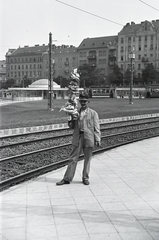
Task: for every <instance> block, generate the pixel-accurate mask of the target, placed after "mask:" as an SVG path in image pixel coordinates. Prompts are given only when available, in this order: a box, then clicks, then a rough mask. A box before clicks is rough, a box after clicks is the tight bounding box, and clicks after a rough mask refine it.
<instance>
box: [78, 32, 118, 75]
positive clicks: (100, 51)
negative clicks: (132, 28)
mask: <svg viewBox="0 0 159 240" xmlns="http://www.w3.org/2000/svg"><path fill="white" fill-rule="evenodd" d="M117 47H118V36H117V35H116V36H108V37H97V38H85V39H84V40H83V41H82V42H81V44H80V45H79V47H78V48H77V56H78V57H77V59H78V63H77V65H78V66H80V65H83V64H89V65H90V66H92V67H96V68H98V69H99V70H100V75H101V76H103V77H106V76H107V75H108V74H109V73H110V72H111V71H112V68H113V66H114V65H115V64H117V52H118V51H117Z"/></svg>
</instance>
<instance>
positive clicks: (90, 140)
mask: <svg viewBox="0 0 159 240" xmlns="http://www.w3.org/2000/svg"><path fill="white" fill-rule="evenodd" d="M79 102H80V104H81V108H80V110H79V117H78V118H77V119H74V116H73V115H72V116H71V120H69V121H68V126H69V127H70V128H72V129H74V132H73V139H72V145H73V149H72V152H71V155H70V160H69V164H68V166H67V169H66V172H65V174H64V177H63V179H62V180H61V181H60V182H57V183H56V185H58V186H60V185H64V184H69V183H70V182H71V181H72V180H73V177H74V175H75V171H76V167H77V162H78V159H79V156H80V154H81V152H82V150H83V152H84V165H83V172H82V182H83V184H84V185H89V184H90V182H89V172H90V161H91V157H92V151H93V147H94V145H95V144H96V145H97V146H100V142H101V133H100V125H99V117H98V114H97V112H96V111H94V110H93V109H91V108H89V107H88V93H87V92H82V93H81V94H80V95H79Z"/></svg>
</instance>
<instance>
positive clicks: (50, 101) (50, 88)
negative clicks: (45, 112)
mask: <svg viewBox="0 0 159 240" xmlns="http://www.w3.org/2000/svg"><path fill="white" fill-rule="evenodd" d="M52 63H53V61H52V33H49V81H48V92H49V94H48V108H49V109H50V110H51V111H53V110H54V108H53V79H52V76H53V72H52V71H53V64H52Z"/></svg>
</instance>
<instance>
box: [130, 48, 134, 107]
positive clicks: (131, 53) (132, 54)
mask: <svg viewBox="0 0 159 240" xmlns="http://www.w3.org/2000/svg"><path fill="white" fill-rule="evenodd" d="M129 58H130V61H131V79H130V96H129V104H133V97H132V89H133V59H135V54H134V53H133V51H132V52H130V53H129Z"/></svg>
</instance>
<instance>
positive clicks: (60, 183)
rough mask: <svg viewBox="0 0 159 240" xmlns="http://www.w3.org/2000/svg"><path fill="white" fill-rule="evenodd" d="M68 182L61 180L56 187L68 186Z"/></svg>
mask: <svg viewBox="0 0 159 240" xmlns="http://www.w3.org/2000/svg"><path fill="white" fill-rule="evenodd" d="M69 183H70V182H68V181H65V180H64V179H62V180H61V181H60V182H57V183H56V185H57V186H61V185H64V184H69Z"/></svg>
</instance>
